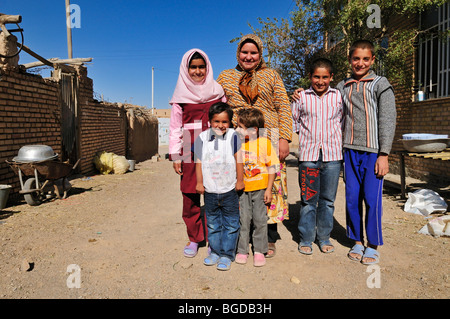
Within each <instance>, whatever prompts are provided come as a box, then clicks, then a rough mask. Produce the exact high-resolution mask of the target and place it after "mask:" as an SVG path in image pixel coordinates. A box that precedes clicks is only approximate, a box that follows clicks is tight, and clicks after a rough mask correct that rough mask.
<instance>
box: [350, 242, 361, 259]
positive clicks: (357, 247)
mask: <svg viewBox="0 0 450 319" xmlns="http://www.w3.org/2000/svg"><path fill="white" fill-rule="evenodd" d="M350 254H357V255H360V256H361V257H360V258H357V257H353V256H351V255H350ZM363 254H364V246H363V245H360V244H355V245H354V246H353V247H352V249H350V251H349V252H348V254H347V256H348V258H350V259H351V260H354V261H361V260H362V257H363Z"/></svg>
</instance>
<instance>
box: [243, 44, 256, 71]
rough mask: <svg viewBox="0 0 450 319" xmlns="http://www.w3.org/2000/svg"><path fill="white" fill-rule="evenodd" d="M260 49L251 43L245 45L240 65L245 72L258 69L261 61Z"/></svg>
mask: <svg viewBox="0 0 450 319" xmlns="http://www.w3.org/2000/svg"><path fill="white" fill-rule="evenodd" d="M260 58H261V57H260V55H259V50H258V47H257V46H256V45H255V44H254V43H251V42H247V43H245V44H244V45H243V46H242V47H241V51H239V61H240V65H241V66H242V68H243V69H244V70H245V71H250V70H253V69H254V68H256V66H257V65H258V64H259V60H260Z"/></svg>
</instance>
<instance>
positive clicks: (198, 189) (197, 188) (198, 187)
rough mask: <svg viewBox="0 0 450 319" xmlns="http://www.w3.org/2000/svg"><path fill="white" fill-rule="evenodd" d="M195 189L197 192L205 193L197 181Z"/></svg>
mask: <svg viewBox="0 0 450 319" xmlns="http://www.w3.org/2000/svg"><path fill="white" fill-rule="evenodd" d="M195 191H196V192H197V193H198V194H200V195H203V194H204V193H205V187H204V186H203V184H199V183H197V185H195Z"/></svg>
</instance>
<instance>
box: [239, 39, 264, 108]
mask: <svg viewBox="0 0 450 319" xmlns="http://www.w3.org/2000/svg"><path fill="white" fill-rule="evenodd" d="M247 42H251V43H254V44H255V45H256V47H257V48H258V52H259V63H258V64H257V65H256V67H255V68H254V69H252V70H244V67H243V66H242V65H241V60H240V59H239V53H240V52H241V49H242V46H243V45H244V44H245V43H247ZM263 49H264V46H263V43H262V41H261V39H260V38H259V37H258V36H257V35H254V34H247V35H244V36H243V37H242V38H241V40H240V41H239V44H238V48H237V53H236V57H237V61H238V66H237V67H236V69H238V70H239V71H243V74H242V76H241V78H240V79H239V91H240V92H241V94H242V96H243V97H244V99H245V101H246V102H247V103H248V104H253V103H254V102H256V99H257V97H258V94H259V92H258V76H257V73H258V71H259V70H262V69H264V68H266V67H267V66H266V62H264V59H263Z"/></svg>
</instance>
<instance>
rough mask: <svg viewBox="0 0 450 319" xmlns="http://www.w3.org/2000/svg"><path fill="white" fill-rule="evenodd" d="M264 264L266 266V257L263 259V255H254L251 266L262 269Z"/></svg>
mask: <svg viewBox="0 0 450 319" xmlns="http://www.w3.org/2000/svg"><path fill="white" fill-rule="evenodd" d="M265 264H266V257H264V254H261V253H255V254H254V255H253V266H255V267H262V266H264V265H265Z"/></svg>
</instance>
